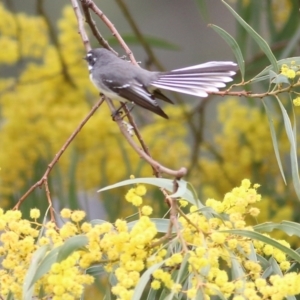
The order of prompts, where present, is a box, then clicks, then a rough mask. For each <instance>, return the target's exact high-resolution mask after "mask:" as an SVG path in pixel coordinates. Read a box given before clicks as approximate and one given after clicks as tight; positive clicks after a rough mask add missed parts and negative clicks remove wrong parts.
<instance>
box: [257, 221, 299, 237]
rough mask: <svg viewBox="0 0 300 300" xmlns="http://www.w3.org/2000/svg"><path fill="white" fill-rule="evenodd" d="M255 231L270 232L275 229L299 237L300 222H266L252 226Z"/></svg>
mask: <svg viewBox="0 0 300 300" xmlns="http://www.w3.org/2000/svg"><path fill="white" fill-rule="evenodd" d="M253 228H254V230H255V231H262V232H271V231H273V230H275V229H278V230H281V231H283V232H285V233H286V234H287V235H289V236H294V235H295V236H298V237H300V224H299V223H295V222H291V221H282V222H281V223H272V222H266V223H263V224H259V225H255V226H253Z"/></svg>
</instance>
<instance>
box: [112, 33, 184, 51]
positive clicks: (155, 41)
mask: <svg viewBox="0 0 300 300" xmlns="http://www.w3.org/2000/svg"><path fill="white" fill-rule="evenodd" d="M143 37H144V39H145V40H146V41H147V43H148V44H150V45H151V46H152V47H155V48H159V49H164V50H173V51H174V50H176V51H177V50H180V47H179V46H178V45H175V44H173V43H171V42H168V41H166V40H165V39H161V38H158V37H154V36H150V35H143ZM122 38H123V39H124V41H125V42H126V43H127V44H129V45H137V46H140V45H141V42H140V40H139V39H138V38H137V37H136V36H135V35H133V34H131V33H127V34H122ZM107 41H108V43H109V44H110V45H111V46H117V45H119V42H118V41H117V40H116V38H115V37H111V38H108V39H107Z"/></svg>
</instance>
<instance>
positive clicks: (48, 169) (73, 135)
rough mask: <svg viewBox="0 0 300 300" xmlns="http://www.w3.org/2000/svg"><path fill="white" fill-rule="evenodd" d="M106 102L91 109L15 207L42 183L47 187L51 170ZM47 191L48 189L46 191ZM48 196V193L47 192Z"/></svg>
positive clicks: (101, 101)
mask: <svg viewBox="0 0 300 300" xmlns="http://www.w3.org/2000/svg"><path fill="white" fill-rule="evenodd" d="M103 102H104V99H103V98H101V99H100V100H99V101H98V102H97V103H96V104H95V105H94V106H93V108H92V109H91V111H90V112H89V114H88V115H87V116H86V117H85V118H84V119H83V120H82V122H81V123H80V124H79V125H78V127H77V128H76V130H75V131H74V132H73V133H72V134H71V136H70V137H69V138H68V139H67V141H66V142H65V144H64V145H63V146H62V147H61V149H60V150H59V151H58V153H57V154H56V155H55V157H54V158H53V160H52V161H51V162H50V164H49V165H48V168H47V170H46V172H45V174H44V175H43V176H42V178H41V179H40V180H39V181H37V182H36V183H35V184H34V185H32V186H31V187H30V189H29V190H28V191H27V192H26V193H25V194H24V195H23V196H22V197H21V198H20V199H19V201H18V203H17V204H16V205H15V207H14V209H19V207H20V205H21V204H22V203H23V201H24V200H25V199H26V198H27V197H28V196H29V195H30V194H31V193H32V192H33V191H34V190H35V189H36V188H37V187H40V186H42V185H45V186H46V188H47V186H48V182H47V181H48V175H49V174H50V172H51V170H52V169H53V167H54V166H55V164H56V163H57V162H58V160H59V159H60V157H61V156H62V155H63V153H64V152H65V150H66V149H67V148H68V146H69V145H70V143H71V142H72V141H73V140H74V138H75V137H76V135H77V134H78V133H79V131H80V130H81V129H82V127H83V126H84V125H85V124H86V122H87V121H88V120H89V119H90V118H91V116H92V115H93V114H94V113H95V111H96V110H97V109H98V107H99V106H100V105H101V104H102V103H103ZM46 192H47V191H46ZM47 196H48V194H47Z"/></svg>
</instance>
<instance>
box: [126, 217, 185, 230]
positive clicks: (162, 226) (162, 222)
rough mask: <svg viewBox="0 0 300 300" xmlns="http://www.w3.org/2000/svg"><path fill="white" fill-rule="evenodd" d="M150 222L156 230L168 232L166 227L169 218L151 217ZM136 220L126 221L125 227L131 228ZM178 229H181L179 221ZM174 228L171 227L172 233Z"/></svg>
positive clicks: (167, 226)
mask: <svg viewBox="0 0 300 300" xmlns="http://www.w3.org/2000/svg"><path fill="white" fill-rule="evenodd" d="M150 221H151V222H153V223H154V224H155V226H156V229H157V231H158V232H160V233H167V232H168V228H169V224H170V220H169V219H160V218H151V219H150ZM137 222H138V221H137V220H135V221H132V222H128V223H127V227H128V229H129V230H131V229H132V228H133V226H134V225H135V224H136V223H137ZM179 226H180V229H181V227H182V226H181V224H180V223H179ZM175 232H176V230H175V229H174V228H173V229H172V233H175Z"/></svg>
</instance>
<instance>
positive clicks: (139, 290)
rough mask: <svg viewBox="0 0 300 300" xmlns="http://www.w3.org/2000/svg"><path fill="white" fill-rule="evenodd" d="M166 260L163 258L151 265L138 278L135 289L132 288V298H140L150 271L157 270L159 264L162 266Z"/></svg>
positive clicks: (150, 273) (138, 299)
mask: <svg viewBox="0 0 300 300" xmlns="http://www.w3.org/2000/svg"><path fill="white" fill-rule="evenodd" d="M165 261H166V260H163V261H161V262H159V263H157V264H155V265H153V266H152V267H150V268H149V269H148V270H147V271H146V272H145V273H144V274H143V275H142V277H141V278H140V280H139V282H138V284H137V285H136V287H135V289H134V293H133V296H132V298H131V299H132V300H140V299H142V298H141V297H142V294H143V292H144V290H145V287H146V285H147V283H148V282H149V280H150V277H151V275H152V273H153V272H154V271H155V270H157V269H158V268H159V267H160V266H162V265H163V264H164V263H165Z"/></svg>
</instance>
